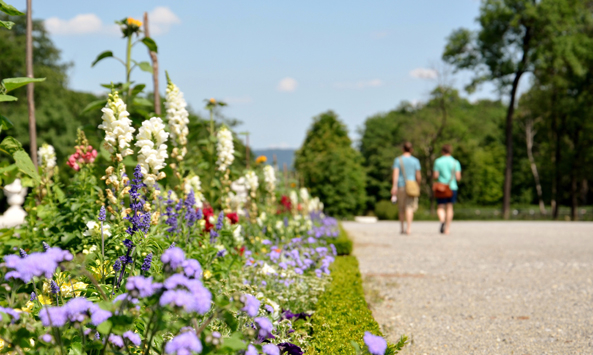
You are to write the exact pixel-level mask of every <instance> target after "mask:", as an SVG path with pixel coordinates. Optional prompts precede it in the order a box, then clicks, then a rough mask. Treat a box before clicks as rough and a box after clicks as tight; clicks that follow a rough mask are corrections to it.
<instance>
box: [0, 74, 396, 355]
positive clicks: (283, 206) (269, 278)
mask: <svg viewBox="0 0 593 355" xmlns="http://www.w3.org/2000/svg"><path fill="white" fill-rule="evenodd" d="M168 93H169V94H170V95H169V96H168V98H167V100H168V101H167V103H166V105H167V106H168V107H171V109H170V110H168V111H167V115H168V117H167V118H166V121H163V120H162V119H161V118H159V117H151V118H150V119H147V120H145V121H144V122H143V123H142V125H141V127H139V128H138V130H136V128H134V127H133V124H132V120H130V119H129V118H128V117H129V115H130V113H129V112H128V111H127V106H126V104H125V103H124V100H123V99H121V98H120V96H119V93H118V92H117V91H113V93H112V94H111V95H110V99H109V100H108V102H107V103H106V105H105V107H104V108H103V109H102V113H103V116H102V117H103V123H102V124H101V125H100V126H99V128H100V129H101V130H103V131H104V133H105V142H104V148H105V150H104V151H103V154H108V155H109V158H110V159H109V160H108V161H107V167H106V168H105V174H104V175H103V176H102V177H101V178H100V179H96V178H95V168H96V166H95V164H96V162H95V160H96V158H97V156H98V154H97V153H96V150H95V149H94V148H93V147H92V146H91V145H90V144H89V143H88V141H87V140H86V137H85V135H84V133H82V132H80V133H79V139H78V142H77V145H76V147H75V150H76V153H75V154H74V155H73V157H71V158H70V159H69V164H68V165H69V166H70V167H71V168H72V169H73V170H75V171H76V173H75V175H74V178H73V179H72V180H70V181H67V182H64V183H61V182H60V181H58V177H57V176H58V175H57V173H56V157H55V154H53V149H51V148H50V146H47V145H44V146H43V147H42V149H41V150H40V163H41V164H40V165H41V166H40V168H39V172H40V174H41V177H42V178H41V179H40V183H39V184H38V185H36V186H34V189H33V191H32V193H31V194H30V196H29V198H28V202H27V205H28V211H29V216H28V217H27V221H26V224H25V225H23V226H22V227H19V228H16V229H11V230H6V231H5V233H4V234H3V241H4V243H3V244H2V248H3V252H4V257H3V263H2V264H0V277H1V278H2V279H3V280H4V282H5V283H4V284H3V287H2V288H1V289H0V290H1V292H2V293H3V296H4V297H3V298H2V299H1V301H0V315H1V316H2V317H1V320H0V323H2V324H0V348H1V350H2V351H5V352H10V353H19V354H24V353H30V354H33V353H42V354H43V353H47V354H53V353H60V354H105V353H114V354H117V353H128V354H140V353H142V354H192V353H203V354H248V355H254V354H261V353H263V354H268V355H275V354H278V355H279V354H291V355H297V354H303V352H305V351H312V352H313V353H328V352H326V351H325V350H324V349H337V350H336V351H342V350H340V349H343V347H344V346H346V347H350V346H351V345H349V343H348V341H349V338H346V329H347V328H343V327H341V326H339V324H340V322H342V321H344V320H345V321H347V322H348V323H351V324H356V325H358V326H357V328H356V332H352V334H351V335H355V336H356V338H355V339H356V340H357V341H359V340H360V339H359V338H360V337H359V335H360V334H361V333H360V332H361V331H363V330H367V331H368V330H370V331H371V332H373V333H378V328H377V325H376V323H374V322H373V321H372V317H371V316H370V313H369V312H368V310H366V313H365V312H364V311H363V310H364V309H366V308H365V307H366V303H365V302H364V298H360V295H361V292H362V291H361V290H360V283H359V282H358V281H356V280H354V281H347V280H348V279H347V277H349V276H348V275H346V274H348V273H353V272H354V270H356V268H357V266H356V265H355V264H351V263H350V262H348V261H349V260H352V257H346V258H344V259H339V261H338V263H336V266H334V267H332V264H333V263H334V261H335V260H336V257H337V255H338V254H349V253H350V251H351V249H352V243H351V241H350V240H349V239H348V238H347V236H346V235H345V233H344V232H343V231H342V233H340V227H339V225H338V223H337V221H336V220H335V219H333V218H330V217H327V216H325V215H324V214H323V204H322V203H321V202H320V201H319V200H318V199H316V198H312V197H310V196H309V194H308V191H307V189H306V188H301V189H300V190H298V191H297V190H295V189H294V187H292V186H291V185H293V184H294V182H290V181H277V179H276V173H277V172H276V170H275V169H274V168H273V167H271V166H270V165H264V164H262V163H263V162H262V160H259V161H260V163H259V164H256V166H255V167H254V168H252V169H247V170H244V169H240V168H237V167H236V165H233V164H234V158H235V156H236V152H235V150H234V146H233V135H232V132H231V131H230V130H229V129H228V128H226V127H224V126H221V127H220V128H219V129H218V131H217V132H214V130H212V131H211V132H210V139H209V140H208V141H207V142H206V143H205V144H204V147H203V148H202V154H203V155H202V156H203V159H204V162H203V164H201V165H200V167H192V166H189V165H188V164H185V159H184V157H185V154H186V152H187V149H186V147H185V145H186V144H187V140H186V139H184V135H187V127H183V124H184V122H185V121H184V120H183V117H185V116H186V115H185V113H183V110H184V107H185V102H184V101H183V100H182V99H183V97H182V94H181V92H180V91H179V90H178V88H177V87H176V86H175V85H174V84H172V83H171V82H169V89H168ZM173 106H174V107H173ZM173 108H174V109H173ZM164 122H167V123H168V125H166V124H165V123H164ZM135 132H138V133H137V135H136V136H135V137H134V135H133V133H135ZM175 132H176V133H175ZM173 133H175V134H173ZM134 138H135V142H134ZM169 139H171V140H169ZM169 143H170V144H171V145H172V147H171V146H169V145H168V144H169ZM134 147H136V148H137V151H134V149H133V148H134ZM89 152H91V153H92V154H87V153H89ZM74 163H76V164H74ZM130 163H132V164H130ZM133 164H136V165H135V166H134V165H133ZM130 165H131V166H132V167H133V169H132V168H131V166H130ZM132 170H133V171H132ZM128 174H130V175H128ZM202 180H204V181H208V186H207V188H205V189H202V185H201V181H202ZM260 181H262V183H261V184H260ZM277 201H279V202H277ZM345 261H346V263H345ZM332 269H333V270H334V273H335V275H334V277H333V281H332V276H330V275H331V274H332V272H331V271H330V270H332ZM344 278H346V279H344ZM345 280H346V281H345ZM330 282H331V283H330ZM348 282H350V283H351V285H354V286H356V287H355V288H353V289H348V287H347V286H348ZM356 282H358V284H357V283H356ZM328 285H331V286H330V287H329V289H327V287H328ZM340 290H341V291H340ZM324 292H325V293H324ZM336 292H340V293H342V296H341V297H347V298H348V300H349V301H353V302H354V303H353V305H354V308H352V309H351V310H350V311H352V310H355V311H356V312H355V313H350V314H347V313H348V312H339V313H334V314H331V309H332V307H334V306H335V304H332V303H331V302H330V301H329V299H333V301H332V302H341V301H340V300H341V299H342V298H340V297H334V296H333V295H334V294H335V293H336ZM319 297H322V301H321V302H319V310H317V311H316V309H317V307H318V300H319ZM344 302H345V301H344ZM340 305H341V306H347V303H340ZM328 307H329V308H328ZM353 317H354V318H353ZM342 318H343V319H342ZM327 322H330V324H332V325H335V326H336V329H335V331H336V332H337V333H335V334H333V335H330V337H329V338H323V337H320V336H323V334H324V332H327V331H328V330H327V329H326V328H327V325H326V323H327ZM328 334H329V333H328ZM342 337H344V338H342ZM364 340H365V344H366V345H367V348H365V351H370V353H371V354H384V353H393V347H390V348H389V349H387V350H386V347H387V344H386V343H385V341H384V340H383V339H382V338H380V337H375V336H373V335H372V334H370V333H367V334H366V335H365V338H364ZM322 344H328V345H327V346H329V348H328V347H326V345H322ZM361 344H362V343H361ZM356 346H358V345H356ZM351 349H353V350H354V349H355V347H352V348H351ZM333 351H334V350H331V351H330V352H329V353H332V352H333Z"/></svg>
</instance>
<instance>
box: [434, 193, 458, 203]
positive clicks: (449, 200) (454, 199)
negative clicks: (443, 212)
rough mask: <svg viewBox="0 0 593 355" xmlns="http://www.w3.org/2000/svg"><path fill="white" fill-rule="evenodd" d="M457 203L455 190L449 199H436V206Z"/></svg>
mask: <svg viewBox="0 0 593 355" xmlns="http://www.w3.org/2000/svg"><path fill="white" fill-rule="evenodd" d="M455 202H457V190H453V196H451V197H449V198H437V204H439V205H444V204H446V203H455Z"/></svg>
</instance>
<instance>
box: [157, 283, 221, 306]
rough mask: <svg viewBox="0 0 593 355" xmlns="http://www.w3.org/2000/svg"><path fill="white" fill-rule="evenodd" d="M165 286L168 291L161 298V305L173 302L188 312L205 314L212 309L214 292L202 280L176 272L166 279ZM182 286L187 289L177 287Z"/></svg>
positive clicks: (172, 303)
mask: <svg viewBox="0 0 593 355" xmlns="http://www.w3.org/2000/svg"><path fill="white" fill-rule="evenodd" d="M164 286H165V288H166V289H167V291H165V292H164V293H163V295H162V296H161V298H160V300H159V303H160V305H161V306H165V305H168V304H171V305H173V306H177V307H183V308H184V309H185V310H186V311H187V312H198V313H200V314H204V313H206V312H208V310H209V309H210V305H211V302H212V294H211V293H210V291H208V289H207V288H205V287H204V286H203V285H202V282H200V280H196V279H188V278H187V277H185V276H183V275H180V274H175V275H172V276H171V277H169V278H168V279H167V280H165V282H164ZM180 286H182V287H184V288H185V289H187V290H184V289H177V288H178V287H180Z"/></svg>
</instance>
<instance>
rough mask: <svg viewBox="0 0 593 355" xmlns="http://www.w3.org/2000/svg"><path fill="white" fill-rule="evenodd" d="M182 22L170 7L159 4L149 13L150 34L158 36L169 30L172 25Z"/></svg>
mask: <svg viewBox="0 0 593 355" xmlns="http://www.w3.org/2000/svg"><path fill="white" fill-rule="evenodd" d="M179 23H181V20H180V19H179V17H177V15H175V14H174V13H173V11H171V9H169V8H168V7H164V6H158V7H155V8H154V10H152V11H151V12H149V13H148V24H149V26H150V35H151V36H158V35H161V34H163V33H167V32H169V29H170V28H171V26H172V25H176V24H179Z"/></svg>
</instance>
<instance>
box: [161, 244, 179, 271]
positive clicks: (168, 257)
mask: <svg viewBox="0 0 593 355" xmlns="http://www.w3.org/2000/svg"><path fill="white" fill-rule="evenodd" d="M161 261H162V262H163V264H165V265H168V266H169V267H171V269H173V270H175V269H177V268H178V267H180V266H181V265H182V264H183V262H184V261H185V253H184V252H183V250H181V248H178V247H173V248H169V249H167V250H166V251H165V252H164V253H163V255H162V256H161Z"/></svg>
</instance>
